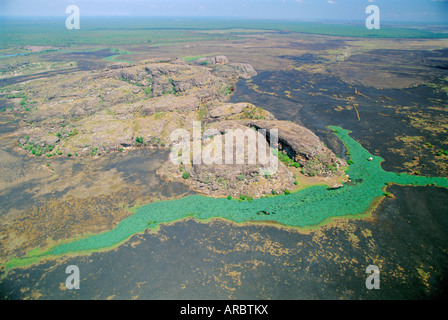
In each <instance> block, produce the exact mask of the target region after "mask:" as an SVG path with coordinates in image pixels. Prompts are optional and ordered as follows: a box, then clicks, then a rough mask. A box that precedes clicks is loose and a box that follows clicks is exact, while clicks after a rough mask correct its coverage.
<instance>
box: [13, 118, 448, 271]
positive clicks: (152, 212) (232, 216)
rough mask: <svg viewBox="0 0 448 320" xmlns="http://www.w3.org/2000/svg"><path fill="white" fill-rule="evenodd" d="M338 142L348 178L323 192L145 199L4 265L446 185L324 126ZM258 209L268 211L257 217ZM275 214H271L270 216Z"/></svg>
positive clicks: (331, 209)
mask: <svg viewBox="0 0 448 320" xmlns="http://www.w3.org/2000/svg"><path fill="white" fill-rule="evenodd" d="M329 128H330V129H332V130H333V132H334V133H335V134H336V135H337V136H338V137H339V138H340V139H341V140H342V141H343V142H344V144H345V146H346V147H347V149H348V151H349V153H350V157H351V160H352V161H353V164H351V165H350V166H349V168H348V169H347V172H346V173H347V174H348V175H349V176H350V178H351V179H352V181H355V183H350V184H346V185H344V187H343V188H339V189H336V190H329V189H328V188H327V187H326V186H321V185H316V186H312V187H309V188H307V189H304V190H300V191H298V192H295V193H291V194H288V195H279V196H275V197H267V198H260V199H254V200H252V201H237V200H228V199H227V198H217V199H215V198H210V197H206V196H200V195H193V196H188V197H186V198H183V199H179V200H170V201H162V202H156V203H151V204H148V205H145V206H142V207H140V208H139V209H138V210H137V211H136V212H135V214H134V215H132V216H131V217H129V218H127V219H125V220H123V221H121V222H120V223H119V224H118V225H117V227H116V228H115V229H113V230H111V231H108V232H104V233H101V234H97V235H93V236H89V237H86V238H83V239H77V240H72V241H71V242H67V243H62V244H59V245H56V246H54V247H53V248H50V249H48V250H45V251H43V252H40V251H35V252H33V253H31V252H30V254H29V255H28V256H27V257H24V258H14V259H11V260H10V261H9V262H7V263H6V264H4V266H5V267H6V269H7V270H8V269H11V268H14V267H18V266H26V265H29V264H32V263H35V262H38V261H40V260H41V259H43V258H46V257H50V256H59V255H64V254H83V253H89V252H95V251H99V250H105V249H108V248H112V247H116V246H117V245H119V244H120V243H123V242H124V241H126V240H127V239H129V238H130V237H131V236H132V235H134V234H136V233H141V232H143V231H144V230H145V229H147V228H150V229H154V228H156V227H157V226H158V225H160V224H162V223H170V222H173V221H177V220H181V219H185V218H188V217H192V216H193V217H195V218H196V219H201V220H202V219H204V220H206V219H213V218H223V219H228V220H231V221H234V222H237V223H242V222H248V221H253V222H266V221H270V222H276V223H279V224H282V225H285V226H290V227H299V228H305V227H312V226H316V225H319V224H322V223H324V222H325V221H326V220H327V219H331V218H336V217H342V216H344V217H347V216H348V217H353V218H354V217H356V216H359V215H361V214H366V213H368V212H370V211H371V210H372V209H374V207H375V204H376V203H378V202H377V201H376V200H377V199H381V198H382V197H384V188H385V186H386V185H387V184H389V183H395V184H399V185H414V186H425V185H437V186H440V187H445V188H448V179H447V178H433V177H421V176H413V175H408V174H400V173H391V172H386V171H384V170H383V169H382V167H381V162H382V161H383V159H382V158H380V157H377V156H373V155H371V154H370V153H369V152H368V151H367V150H365V149H364V148H363V147H362V146H361V145H360V144H359V143H358V142H356V141H355V140H353V139H352V138H351V137H350V136H349V132H350V131H348V130H344V129H342V128H339V127H329ZM260 211H267V212H269V213H272V214H270V215H260V214H259V212H260ZM274 213H275V214H274Z"/></svg>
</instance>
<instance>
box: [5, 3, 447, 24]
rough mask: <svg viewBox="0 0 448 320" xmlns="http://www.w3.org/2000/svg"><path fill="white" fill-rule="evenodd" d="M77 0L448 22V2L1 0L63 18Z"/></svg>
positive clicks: (130, 9) (195, 13)
mask: <svg viewBox="0 0 448 320" xmlns="http://www.w3.org/2000/svg"><path fill="white" fill-rule="evenodd" d="M70 4H75V5H77V6H78V7H79V8H80V12H81V14H82V15H84V16H157V17H168V16H175V17H238V18H271V19H294V20H295V19H297V20H345V21H356V20H357V21H360V20H365V17H366V14H365V8H366V7H367V6H368V5H371V4H374V5H377V6H378V7H379V8H380V11H381V18H382V21H409V22H419V21H422V22H427V23H428V22H445V23H448V0H0V16H62V15H65V8H66V7H67V6H68V5H70Z"/></svg>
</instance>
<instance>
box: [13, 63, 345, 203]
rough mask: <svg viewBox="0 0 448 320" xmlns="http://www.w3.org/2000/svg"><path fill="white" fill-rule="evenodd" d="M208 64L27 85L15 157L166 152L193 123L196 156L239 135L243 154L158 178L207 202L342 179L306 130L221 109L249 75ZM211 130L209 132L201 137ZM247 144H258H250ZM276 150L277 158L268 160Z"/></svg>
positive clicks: (245, 107) (240, 106) (231, 107)
mask: <svg viewBox="0 0 448 320" xmlns="http://www.w3.org/2000/svg"><path fill="white" fill-rule="evenodd" d="M208 59H210V60H206V61H207V64H204V65H198V63H196V64H193V65H190V64H188V63H186V62H185V61H183V60H180V59H173V60H165V59H159V60H153V61H148V62H143V63H140V64H137V65H133V66H124V65H121V64H120V65H119V66H118V67H116V68H114V67H113V66H108V67H107V68H105V69H103V70H100V71H97V72H78V73H74V74H73V75H72V76H71V77H70V78H65V77H60V78H58V77H53V78H52V79H51V81H52V82H51V83H50V82H49V81H50V80H44V81H42V82H31V83H30V84H29V85H28V91H29V92H32V93H33V95H34V100H35V101H40V102H36V103H35V105H34V109H33V110H32V111H30V112H29V113H27V115H26V117H25V118H24V122H23V127H22V130H21V131H20V132H18V141H19V145H20V146H21V147H18V150H20V151H21V152H28V153H29V154H30V155H34V156H46V157H49V158H51V157H58V156H75V157H82V156H99V155H102V154H105V153H110V152H116V151H121V152H122V151H126V150H129V149H132V148H140V147H159V148H172V147H173V143H174V142H172V141H171V140H170V135H171V133H172V132H174V131H175V130H176V129H184V130H186V132H188V133H190V134H191V133H192V131H193V123H194V121H198V120H201V121H202V125H203V130H204V133H208V134H209V135H208V136H207V135H205V136H204V137H203V141H202V142H203V144H202V145H201V148H202V151H204V150H206V151H207V150H208V151H210V150H214V149H213V148H214V146H215V144H216V143H218V142H219V140H215V139H221V141H226V139H227V138H230V137H232V136H230V135H234V136H233V138H235V135H236V137H241V138H243V137H245V138H244V139H242V140H241V141H244V143H245V144H244V148H243V150H244V151H243V152H241V150H240V151H238V152H235V153H234V154H233V155H232V157H233V158H232V160H233V161H232V163H231V164H229V163H228V162H227V161H225V162H224V159H226V158H222V162H216V161H215V162H210V163H209V162H205V161H204V162H201V163H197V162H193V163H180V164H179V163H171V162H170V161H167V163H166V165H165V166H163V167H162V168H160V170H159V173H160V174H161V175H162V176H163V177H164V178H166V179H168V180H170V179H171V180H174V181H179V182H180V181H181V182H184V183H187V184H188V185H189V186H190V187H191V188H192V189H194V190H197V191H199V192H201V193H204V194H208V195H215V196H225V195H232V196H239V195H242V194H244V195H248V196H252V197H260V196H263V195H266V194H270V193H282V192H284V191H285V190H292V189H294V187H295V183H296V181H295V178H294V174H296V175H297V174H303V175H305V176H321V177H332V176H338V175H342V174H343V171H342V169H341V168H342V167H343V166H345V165H346V163H345V161H343V160H341V159H339V158H337V157H336V156H335V155H334V154H333V153H332V152H331V150H329V149H328V148H327V147H326V146H325V145H324V144H323V143H322V142H321V141H320V139H319V138H318V137H317V136H316V135H315V134H314V133H312V132H311V131H310V130H308V129H306V128H304V127H302V126H299V125H297V124H294V123H291V122H288V121H279V120H276V119H275V117H274V116H273V115H272V114H271V113H269V112H268V111H266V110H264V109H262V108H260V107H257V106H255V105H253V104H251V103H235V104H234V103H227V102H226V101H227V100H228V97H229V94H230V93H231V91H232V88H234V86H235V84H236V81H237V80H238V79H240V78H249V77H252V76H253V75H256V72H255V70H253V68H252V67H251V66H250V65H247V64H238V63H229V61H228V60H227V58H225V57H223V56H218V57H214V58H208ZM210 129H212V130H214V131H206V130H210ZM237 129H240V130H237ZM272 130H278V145H277V146H272V145H271V146H270V145H269V142H270V139H269V138H270V136H269V134H270V132H271V131H272ZM264 132H265V133H264ZM216 133H217V134H218V136H216V137H214V134H216ZM241 135H242V136H241ZM248 136H253V137H256V141H263V142H264V143H262V144H250V143H249V139H248V138H247V137H248ZM275 147H278V149H279V150H280V152H281V154H279V155H277V153H275V155H274V154H273V153H272V151H271V150H272V148H274V149H275ZM259 148H264V150H262V149H259ZM202 151H201V152H202ZM215 152H218V151H213V153H215ZM263 154H264V155H265V156H267V157H268V158H270V159H273V158H275V159H276V160H277V161H275V163H276V167H275V170H274V171H272V169H274V168H272V167H271V165H272V162H262V161H259V158H257V159H258V161H255V162H251V161H248V160H249V158H250V159H252V157H253V156H254V155H258V156H259V155H263ZM283 154H284V155H285V156H284V155H283ZM286 155H287V156H288V157H286ZM221 156H222V154H221ZM277 156H278V158H277ZM285 159H286V160H287V161H285ZM226 160H227V159H226ZM279 160H281V161H279ZM238 161H241V162H238ZM182 175H184V177H182Z"/></svg>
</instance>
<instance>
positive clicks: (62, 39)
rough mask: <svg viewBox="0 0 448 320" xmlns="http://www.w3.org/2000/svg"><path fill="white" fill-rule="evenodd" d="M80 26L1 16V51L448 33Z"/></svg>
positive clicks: (121, 21) (159, 23)
mask: <svg viewBox="0 0 448 320" xmlns="http://www.w3.org/2000/svg"><path fill="white" fill-rule="evenodd" d="M80 26H81V27H80V29H79V30H68V29H66V27H65V18H64V17H60V18H42V19H36V18H33V19H32V20H30V19H28V20H27V19H25V18H20V19H15V20H12V19H5V18H2V19H1V20H0V28H1V30H2V32H1V33H0V48H2V49H1V50H0V52H3V51H4V50H5V52H8V53H10V51H7V50H8V48H10V47H11V46H23V45H47V46H64V47H67V46H75V45H89V44H90V45H108V46H110V45H130V44H144V43H147V44H149V45H167V44H176V43H183V42H192V41H204V40H220V39H221V40H224V39H231V38H233V37H236V36H237V35H238V34H249V33H257V32H263V31H265V32H268V31H269V32H272V31H277V32H278V31H282V32H285V31H287V32H297V33H307V34H320V35H330V36H343V37H367V38H426V39H428V38H447V37H448V35H447V34H446V33H438V32H432V31H428V30H423V29H417V28H404V27H394V26H385V25H384V26H382V28H381V29H380V30H368V29H367V28H366V27H365V26H364V25H362V24H361V23H360V24H326V23H315V22H313V23H311V22H295V21H274V20H241V19H240V20H237V19H234V20H231V19H207V18H202V19H168V18H167V19H162V18H150V17H148V18H133V19H129V18H91V17H85V18H82V19H81V25H80Z"/></svg>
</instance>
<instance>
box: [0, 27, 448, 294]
mask: <svg viewBox="0 0 448 320" xmlns="http://www.w3.org/2000/svg"><path fill="white" fill-rule="evenodd" d="M150 29H151V28H150ZM254 29H255V28H254ZM171 31H172V30H170V33H169V35H170V37H172V38H165V39H163V40H161V39H159V40H158V41H159V42H157V41H155V42H152V43H150V44H148V42H146V43H139V42H138V41H136V42H135V43H133V44H126V43H123V42H122V41H118V40H117V41H116V43H114V44H111V46H110V47H109V48H106V46H104V45H103V44H101V45H95V44H92V43H89V42H88V41H87V40H86V43H83V44H80V45H78V46H77V47H76V48H70V50H68V49H67V50H60V49H59V48H58V50H55V51H50V52H37V53H33V54H31V55H20V56H15V57H6V58H0V65H2V66H4V65H11V64H14V63H16V64H21V63H26V62H28V63H31V64H33V63H36V62H40V61H44V62H71V63H72V66H71V67H69V68H66V65H64V64H63V63H62V64H61V65H60V68H59V67H55V68H59V69H56V70H44V71H41V72H35V71H32V70H31V71H30V72H29V73H28V74H27V73H23V74H19V75H15V76H8V77H7V76H4V77H2V78H1V79H0V87H2V88H6V87H8V86H9V87H10V86H14V85H19V84H21V83H24V82H27V81H32V80H35V79H39V78H51V77H52V76H53V75H56V74H66V75H67V76H69V75H70V73H73V72H77V71H85V70H97V69H100V68H102V67H104V66H106V65H107V64H110V63H113V60H112V61H108V60H105V58H108V57H111V55H118V57H117V58H116V59H117V60H121V59H123V60H132V61H141V60H144V59H147V58H159V57H172V58H174V57H180V58H184V59H185V60H189V59H190V58H191V57H199V56H215V55H217V54H218V53H219V54H222V55H226V56H227V57H228V58H229V59H230V60H234V61H238V62H244V63H249V64H252V65H253V67H254V68H255V70H256V71H257V72H258V75H257V76H255V77H253V78H252V79H250V80H240V81H239V82H238V83H237V85H236V88H235V91H234V92H233V93H232V94H231V96H230V98H229V101H230V102H250V103H252V104H254V105H256V106H259V107H262V108H264V109H266V110H268V111H270V112H271V113H272V114H274V116H275V117H276V118H277V119H280V120H289V121H293V122H296V123H298V124H301V125H303V126H305V127H307V128H309V129H311V131H313V132H314V133H316V134H317V135H318V136H319V137H320V138H321V139H322V140H323V141H324V142H325V144H326V145H327V146H328V147H329V148H331V149H332V150H333V151H334V152H335V153H336V154H337V155H338V156H340V157H341V158H347V155H346V154H345V152H346V149H345V147H344V146H343V145H342V143H341V142H340V140H338V139H337V138H336V137H335V136H334V135H333V134H332V133H331V131H330V130H329V129H328V128H327V126H329V125H333V126H340V127H342V128H344V129H349V130H351V131H352V134H351V136H352V137H353V138H354V139H355V140H357V141H358V142H360V143H361V145H362V146H363V147H364V148H365V149H367V150H368V151H370V152H371V153H372V154H374V155H378V156H381V157H382V158H384V159H385V162H384V163H383V164H382V165H383V168H384V169H385V170H387V171H394V172H406V173H413V174H419V175H424V176H439V177H447V176H448V156H447V155H445V154H443V153H442V154H440V150H447V149H448V116H447V113H448V105H447V101H448V99H447V98H448V71H447V68H448V62H447V61H448V42H447V40H444V39H406V38H400V39H398V40H396V39H387V38H386V39H368V38H359V37H343V36H325V35H310V34H301V33H297V32H288V31H283V32H278V30H272V31H268V30H260V29H258V30H238V31H228V32H227V33H224V35H225V37H223V34H221V33H220V36H219V37H218V38H217V39H215V38H213V37H214V36H215V35H214V34H213V32H212V30H210V29H205V30H200V28H198V29H197V30H195V31H194V32H193V36H195V37H196V38H195V39H194V40H191V39H187V38H186V36H185V35H184V34H183V31H179V32H180V33H179V34H182V36H179V35H178V37H179V39H175V36H174V35H173V34H172V33H171ZM221 31H222V30H221ZM130 32H131V31H130ZM151 32H154V33H155V31H154V30H152V31H151ZM160 32H164V31H163V30H160ZM130 34H131V35H132V37H134V38H135V39H139V38H138V37H137V34H136V33H135V32H134V31H132V32H131V33H130ZM107 36H110V35H109V34H108V35H107ZM193 36H191V37H193ZM134 38H133V39H134ZM108 39H109V38H108ZM173 39H174V40H176V41H174V40H173ZM88 40H89V41H90V40H91V39H88ZM171 41H173V42H171ZM51 45H53V44H51ZM112 46H113V47H114V48H118V49H119V50H121V51H120V52H122V55H121V56H120V55H119V54H117V50H113V51H111V50H110V49H111V47H112ZM67 51H70V52H67ZM124 52H127V54H125V53H124ZM6 53H9V52H6ZM6 53H5V54H6ZM58 66H59V65H58ZM0 103H1V105H0V107H2V109H4V110H3V111H2V112H1V113H0V122H1V126H0V142H1V147H0V158H1V160H0V161H1V162H0V172H1V178H0V179H1V181H2V186H1V189H0V208H1V211H0V222H1V223H0V239H3V240H2V241H1V244H0V255H1V256H0V258H1V260H4V259H7V258H9V257H10V256H23V255H25V254H26V253H27V252H28V251H29V250H30V249H33V248H36V247H45V246H46V245H48V243H51V241H56V242H57V241H61V240H66V239H70V238H73V237H77V236H78V237H79V236H83V235H85V234H87V233H89V234H90V233H100V232H105V231H107V230H110V229H113V228H114V227H115V226H116V225H117V223H118V222H119V221H121V220H123V219H125V218H126V217H128V216H130V215H132V213H133V211H132V209H131V208H133V207H135V206H140V205H144V204H147V203H150V202H154V201H164V200H169V199H174V198H180V197H185V196H188V195H191V194H195V192H194V191H191V190H189V189H188V188H187V187H186V186H184V185H180V184H176V183H171V182H166V181H164V180H163V179H161V178H160V176H159V175H158V174H157V169H158V168H159V167H160V166H161V164H162V162H163V161H165V160H166V159H167V157H168V153H169V152H168V151H166V150H160V149H158V148H149V149H138V150H131V151H128V152H124V153H112V154H108V155H104V156H101V157H97V158H89V157H87V158H82V159H78V158H74V157H66V158H53V159H51V160H49V159H45V158H44V157H42V158H37V157H29V156H27V155H26V154H25V153H20V152H18V151H17V150H16V149H15V147H16V145H17V138H16V137H15V136H14V135H13V133H14V131H15V130H17V129H18V124H19V122H20V121H21V120H22V119H23V117H24V112H23V111H22V110H21V109H18V108H17V105H14V104H12V103H11V101H10V99H8V98H7V97H6V94H1V93H0ZM54 172H57V178H55V177H54ZM387 192H389V193H390V194H392V195H393V197H385V198H384V199H383V200H382V201H381V202H380V203H379V204H378V205H377V207H376V208H375V210H373V212H372V213H371V214H370V215H368V216H367V217H365V218H362V219H350V218H346V219H345V218H344V219H338V220H334V221H332V222H330V223H328V224H324V225H322V226H321V227H319V228H317V229H312V230H300V229H291V228H287V227H284V226H278V225H267V224H264V225H257V224H250V223H248V224H241V225H238V224H235V223H231V222H229V221H225V220H221V219H215V220H212V221H209V222H200V221H197V220H195V219H193V218H190V219H187V220H182V221H178V222H175V223H172V224H169V225H162V226H160V228H159V229H158V230H157V231H151V232H150V231H145V232H144V233H143V234H136V235H134V236H132V237H131V238H130V239H129V240H128V241H126V242H125V243H123V244H122V245H120V246H118V247H117V248H115V249H112V250H108V251H103V252H93V253H90V254H88V255H79V256H68V257H61V258H59V259H52V260H45V261H43V262H40V263H38V264H35V265H31V266H28V267H24V268H17V269H12V270H9V271H8V273H7V274H5V273H2V278H1V279H0V299H2V300H3V299H5V300H6V299H443V298H447V295H448V293H447V290H446V288H447V281H448V280H447V276H448V251H447V249H448V248H447V244H448V208H447V206H446V204H447V203H448V190H447V189H444V188H438V187H432V186H428V187H401V186H396V185H393V186H388V187H387ZM23 230H31V232H29V233H28V234H26V235H24V234H23ZM13 238H14V241H13V240H11V239H13ZM6 240H8V241H6ZM69 265H77V266H78V267H79V269H80V275H81V277H80V287H81V288H80V290H68V289H67V288H66V286H65V280H66V278H67V276H68V275H67V274H66V273H65V269H66V267H67V266H69ZM369 265H377V266H378V267H379V268H380V279H381V284H380V285H381V288H380V290H368V289H366V285H365V281H366V278H367V276H368V275H367V274H366V268H367V267H368V266H369Z"/></svg>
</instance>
